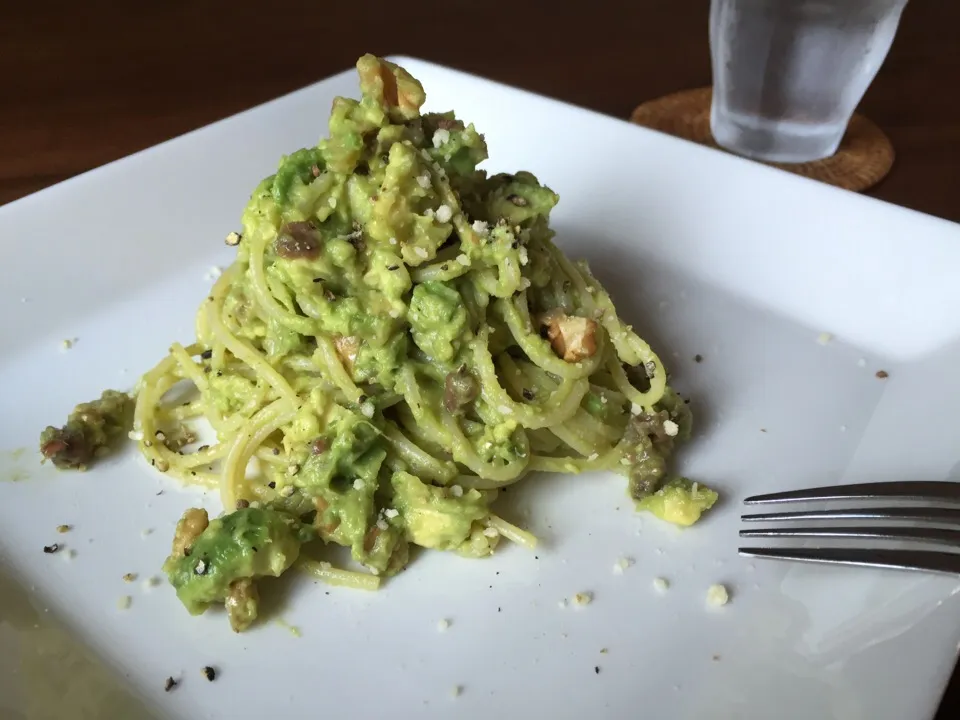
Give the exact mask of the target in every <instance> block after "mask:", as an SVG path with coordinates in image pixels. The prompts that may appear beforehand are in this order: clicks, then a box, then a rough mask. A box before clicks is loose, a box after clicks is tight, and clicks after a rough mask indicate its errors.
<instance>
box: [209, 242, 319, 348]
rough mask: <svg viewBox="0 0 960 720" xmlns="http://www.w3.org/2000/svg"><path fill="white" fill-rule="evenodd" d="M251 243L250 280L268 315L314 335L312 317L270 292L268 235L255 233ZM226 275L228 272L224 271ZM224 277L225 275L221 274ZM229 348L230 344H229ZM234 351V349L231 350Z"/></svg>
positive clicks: (255, 295) (261, 305) (254, 292)
mask: <svg viewBox="0 0 960 720" xmlns="http://www.w3.org/2000/svg"><path fill="white" fill-rule="evenodd" d="M251 240H252V242H251V243H250V280H251V285H252V286H253V294H254V297H255V298H256V300H257V304H258V305H259V306H260V309H262V310H263V311H264V312H265V313H266V314H267V315H268V316H270V317H272V318H273V319H274V320H276V321H277V322H279V323H281V324H282V325H284V326H285V327H288V328H290V329H291V330H295V331H296V332H298V333H300V334H301V335H313V334H314V333H315V332H316V325H315V323H314V322H313V321H312V320H311V319H310V318H306V317H301V316H300V315H295V314H294V313H292V312H290V311H289V310H287V309H286V308H285V307H283V305H281V304H280V303H279V302H278V301H277V299H276V298H275V297H274V296H273V293H271V292H270V286H269V285H268V284H267V276H266V272H265V270H264V261H263V253H264V248H265V245H266V242H267V237H266V236H265V235H264V233H262V232H257V233H254V237H253V238H251ZM224 275H226V273H224ZM221 279H223V276H221ZM227 349H228V350H229V349H230V346H229V345H227ZM231 352H232V351H231Z"/></svg>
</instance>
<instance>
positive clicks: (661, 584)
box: [653, 577, 670, 592]
mask: <svg viewBox="0 0 960 720" xmlns="http://www.w3.org/2000/svg"><path fill="white" fill-rule="evenodd" d="M653 589H654V590H656V591H657V592H666V591H667V590H669V589H670V581H669V580H667V579H666V578H662V577H657V578H654V579H653Z"/></svg>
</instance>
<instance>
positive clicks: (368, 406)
mask: <svg viewBox="0 0 960 720" xmlns="http://www.w3.org/2000/svg"><path fill="white" fill-rule="evenodd" d="M360 414H361V415H363V416H364V417H365V418H372V417H373V403H371V402H365V403H363V405H361V406H360Z"/></svg>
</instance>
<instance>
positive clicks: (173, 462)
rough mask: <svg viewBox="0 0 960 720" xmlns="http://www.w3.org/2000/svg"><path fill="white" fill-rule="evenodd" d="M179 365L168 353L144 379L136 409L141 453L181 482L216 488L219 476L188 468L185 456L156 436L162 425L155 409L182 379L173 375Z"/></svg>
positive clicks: (135, 417)
mask: <svg viewBox="0 0 960 720" xmlns="http://www.w3.org/2000/svg"><path fill="white" fill-rule="evenodd" d="M175 365H176V360H175V358H174V357H173V356H172V355H168V356H167V357H166V358H164V359H163V360H162V361H161V362H160V363H159V364H158V365H157V366H156V367H154V368H153V369H152V370H150V371H149V372H147V373H146V374H145V375H144V376H143V379H142V380H141V381H140V386H139V392H138V393H137V400H136V404H135V405H134V411H133V412H134V428H136V432H138V433H139V434H140V436H139V441H138V445H139V447H140V452H141V453H143V456H144V457H145V458H146V459H147V460H149V461H150V464H151V465H153V466H154V467H155V468H156V469H157V470H159V471H160V472H163V473H165V474H167V475H170V476H172V477H174V478H176V479H178V480H180V481H181V482H185V483H191V484H200V485H204V486H208V487H215V486H216V477H215V476H214V475H213V474H212V473H206V472H201V471H194V470H191V469H190V468H187V467H184V465H183V458H182V456H181V455H180V454H179V453H175V452H173V451H172V450H170V449H169V448H168V447H167V446H166V445H164V444H163V443H162V442H160V441H158V440H157V439H156V438H157V430H158V428H157V424H156V419H155V411H156V408H157V407H158V404H159V401H160V398H161V397H162V396H163V395H164V393H166V392H167V391H168V390H169V389H170V388H171V387H173V385H175V384H176V383H177V382H179V378H177V377H176V376H174V375H172V374H171V370H172V369H173V368H174V366H175Z"/></svg>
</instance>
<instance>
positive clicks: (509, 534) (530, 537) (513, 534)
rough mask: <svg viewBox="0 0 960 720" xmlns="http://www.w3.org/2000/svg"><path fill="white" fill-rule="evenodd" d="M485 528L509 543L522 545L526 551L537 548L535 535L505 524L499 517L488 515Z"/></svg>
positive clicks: (511, 524)
mask: <svg viewBox="0 0 960 720" xmlns="http://www.w3.org/2000/svg"><path fill="white" fill-rule="evenodd" d="M487 526H488V527H492V528H493V529H494V530H496V531H497V532H498V533H500V534H501V535H503V536H504V537H505V538H506V539H507V540H509V541H510V542H512V543H516V544H517V545H522V546H523V547H525V548H527V549H528V550H535V549H536V547H537V536H536V535H534V534H533V533H531V532H527V531H526V530H523V529H522V528H518V527H517V526H516V525H514V524H513V523H509V522H507V521H506V520H504V519H503V518H502V517H500V516H499V515H494V514H493V513H490V515H488V516H487Z"/></svg>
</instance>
